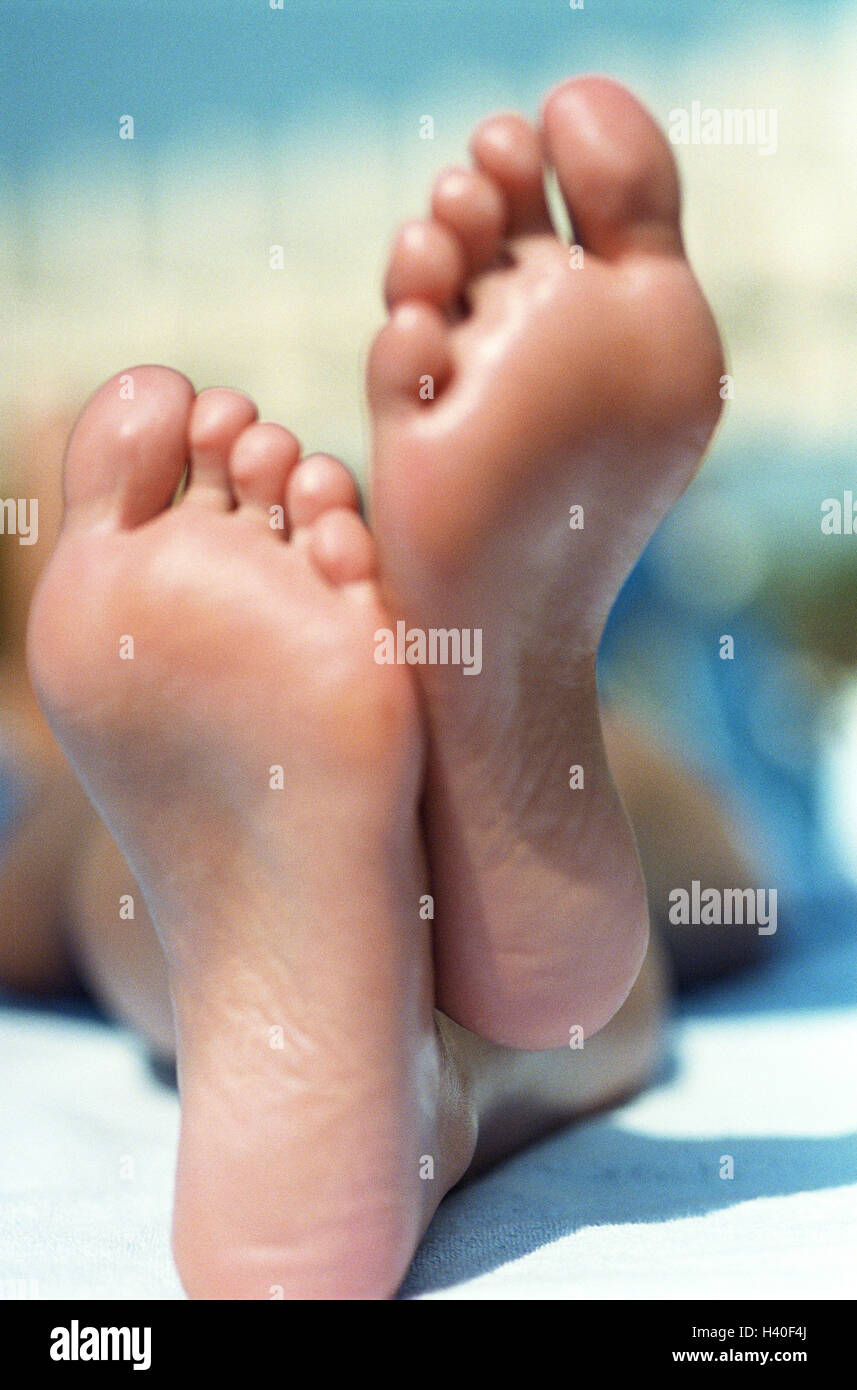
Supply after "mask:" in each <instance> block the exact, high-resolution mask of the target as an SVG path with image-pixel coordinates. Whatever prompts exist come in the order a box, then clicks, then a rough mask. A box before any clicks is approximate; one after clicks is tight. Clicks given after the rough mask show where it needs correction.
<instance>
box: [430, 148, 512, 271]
mask: <svg viewBox="0 0 857 1390" xmlns="http://www.w3.org/2000/svg"><path fill="white" fill-rule="evenodd" d="M431 208H432V213H433V214H434V217H435V218H436V219H437V221H438V222H441V223H443V224H444V226H446V227H449V228H450V230H451V231H452V232H454V233H455V235H456V236H457V237H458V240H459V241H460V243H461V245H462V246H463V247H464V251H465V253H466V256H467V261H468V269H469V271H470V272H471V274H478V272H479V271H480V270H485V269H487V267H488V266H489V265H491V264H493V262H494V261H495V260H496V259H497V256H498V254H499V251H500V244H501V242H502V239H503V234H504V232H505V230H506V219H507V216H508V209H507V207H506V200H505V198H504V196H503V194H502V193H501V191H500V188H499V186H498V185H497V184H496V183H495V182H494V180H493V179H490V178H488V177H487V176H486V175H485V174H480V173H477V171H476V170H475V169H447V170H446V172H445V173H443V174H441V175H440V177H439V178H438V179H437V182H436V183H435V186H434V191H433V193H432V200H431Z"/></svg>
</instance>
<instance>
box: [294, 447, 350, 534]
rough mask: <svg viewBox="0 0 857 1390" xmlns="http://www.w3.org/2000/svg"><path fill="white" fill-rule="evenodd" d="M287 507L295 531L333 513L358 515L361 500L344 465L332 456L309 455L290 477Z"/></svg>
mask: <svg viewBox="0 0 857 1390" xmlns="http://www.w3.org/2000/svg"><path fill="white" fill-rule="evenodd" d="M286 506H287V511H288V516H289V524H290V525H291V527H292V530H299V529H300V528H301V527H304V526H311V525H312V524H313V522H314V521H316V520H317V519H318V518H319V517H320V516H321V515H322V513H323V512H327V511H331V510H333V509H339V510H344V511H352V512H354V513H355V514H356V513H358V512H359V509H360V497H359V494H358V492H357V484H356V483H355V481H354V479H353V478H352V476H351V474H350V473H349V471H348V469H347V468H346V467H345V464H344V463H340V461H339V459H335V458H332V457H331V455H330V454H308V455H307V457H306V458H304V459H301V461H300V463H299V464H298V466H297V468H295V469H294V471H293V472H292V473H291V474H290V476H289V480H288V484H287V487H286Z"/></svg>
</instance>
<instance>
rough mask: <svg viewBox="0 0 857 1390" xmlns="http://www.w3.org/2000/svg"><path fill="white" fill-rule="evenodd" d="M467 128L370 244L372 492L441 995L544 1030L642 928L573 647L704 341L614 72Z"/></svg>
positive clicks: (595, 619)
mask: <svg viewBox="0 0 857 1390" xmlns="http://www.w3.org/2000/svg"><path fill="white" fill-rule="evenodd" d="M472 153H473V166H472V167H470V168H461V169H453V170H448V171H446V172H445V173H444V174H442V175H441V176H440V178H439V179H438V181H437V183H436V185H435V188H434V191H433V194H432V199H431V211H430V214H429V216H428V217H427V218H425V219H424V220H421V221H417V222H414V223H410V224H408V225H407V226H406V227H404V228H403V229H402V231H401V232H400V233H399V235H398V237H397V239H396V242H395V245H394V247H393V251H392V256H391V260H390V266H389V271H388V274H387V281H386V295H387V301H388V305H389V309H390V317H389V320H388V322H387V324H386V325H385V326H384V328H383V329H382V330H381V332H380V334H379V336H378V338H377V339H376V341H375V344H374V347H373V350H372V353H371V357H370V363H369V381H368V386H369V395H370V403H371V408H372V426H373V475H372V519H373V528H374V531H375V535H376V539H377V542H378V547H379V560H380V569H381V577H382V586H383V592H384V597H385V600H386V602H387V606H388V610H389V612H390V614H391V617H392V618H393V619H395V621H396V622H397V623H398V622H402V623H403V624H404V626H403V628H402V641H401V649H400V652H399V653H398V655H403V656H404V659H405V660H406V661H408V660H412V661H414V663H415V669H416V671H417V672H418V677H419V681H420V683H421V686H422V695H423V700H424V706H425V710H426V718H427V724H428V735H429V749H428V771H427V794H426V809H425V814H426V828H427V843H428V847H429V857H430V860H431V862H432V864H433V866H434V870H435V879H434V893H435V899H436V912H437V928H436V946H435V950H436V970H437V980H438V1002H439V1005H440V1007H441V1008H442V1009H444V1010H445V1011H446V1012H447V1013H449V1014H450V1015H451V1017H452V1018H453V1019H455V1020H456V1021H457V1022H458V1023H460V1024H462V1025H463V1026H465V1027H466V1028H468V1029H470V1030H472V1031H473V1032H476V1033H478V1034H480V1035H481V1036H482V1037H485V1038H487V1039H490V1040H492V1041H494V1042H497V1043H502V1044H505V1045H508V1046H513V1047H522V1048H549V1047H557V1046H561V1045H562V1044H563V1043H564V1042H567V1040H568V1037H569V1030H570V1029H572V1028H574V1027H578V1026H579V1027H581V1028H583V1030H584V1032H585V1034H587V1035H589V1034H591V1033H593V1032H596V1031H597V1030H598V1029H599V1028H601V1027H603V1026H604V1024H605V1023H606V1022H607V1021H608V1020H609V1019H610V1018H611V1017H612V1016H613V1015H614V1014H615V1012H616V1011H617V1009H618V1008H619V1007H620V1005H621V1003H622V1001H623V1000H624V999H625V998H626V997H627V995H628V992H629V990H630V988H631V985H632V983H633V981H634V979H635V977H636V974H637V972H638V970H639V968H640V964H641V962H642V960H643V957H644V955H645V950H646V941H647V934H648V913H647V908H646V899H645V888H644V885H643V881H642V878H641V874H640V869H639V864H638V859H637V854H636V850H635V846H634V842H633V836H632V834H631V831H630V828H629V825H628V822H627V818H626V816H625V813H624V811H623V808H622V806H621V803H620V801H619V798H618V795H617V793H616V790H615V787H614V785H613V782H612V779H611V776H610V772H609V768H608V765H607V760H606V757H605V753H604V746H603V740H602V736H601V727H600V719H599V709H598V698H597V692H596V682H595V664H596V654H597V650H598V645H599V641H600V637H601V633H602V630H603V627H604V623H605V621H606V618H607V615H608V613H609V610H610V608H611V606H612V603H613V601H614V599H615V597H616V595H617V593H618V591H619V589H620V587H621V585H622V583H623V581H624V579H625V578H626V576H627V575H628V573H629V571H630V569H631V568H632V566H633V564H634V563H635V561H636V560H637V558H638V556H639V554H640V552H641V550H642V549H643V547H644V545H645V544H646V542H647V541H648V539H649V537H650V536H651V534H652V532H653V530H654V529H655V527H656V526H657V524H658V522H659V521H660V520H661V519H662V518H663V516H664V515H665V514H666V513H667V512H668V511H669V509H670V508H671V506H672V505H673V504H674V502H675V501H676V500H677V498H678V497H679V495H680V494H681V493H682V491H683V490H684V489H685V487H686V486H687V484H688V483H689V482H690V480H691V479H692V478H693V476H694V474H695V472H696V470H697V469H698V467H699V464H700V461H701V459H702V456H703V454H704V451H705V449H706V446H707V444H708V442H709V440H710V438H711V435H712V433H713V431H714V428H715V425H716V423H717V420H718V417H719V414H720V409H721V399H720V379H721V374H722V372H723V370H724V367H723V358H722V352H721V347H720V341H719V337H718V333H717V329H716V326H715V324H714V322H713V319H712V317H711V314H710V312H709V310H708V307H707V305H706V302H705V300H704V298H703V296H702V293H701V291H700V289H699V287H698V285H697V283H696V281H695V279H694V276H693V274H692V271H691V269H690V267H689V265H688V262H687V260H686V258H685V255H684V251H683V246H682V239H681V232H680V224H679V211H680V198H679V185H678V179H677V173H676V168H675V164H674V161H673V157H672V153H671V150H670V147H669V145H668V143H667V141H666V140H665V138H664V136H663V134H662V133H661V132H660V130H659V129H658V127H657V126H656V125H655V123H654V121H653V120H652V119H651V117H650V116H649V115H648V114H647V112H646V111H645V110H644V109H643V108H642V107H641V106H640V105H639V103H638V102H637V101H636V99H635V98H634V97H633V96H632V95H631V94H630V93H629V92H627V91H626V90H625V89H624V88H622V87H620V86H618V85H617V84H616V83H614V82H612V81H609V80H608V79H606V78H602V77H584V78H579V79H576V80H572V81H569V82H566V83H563V84H562V85H561V86H560V87H558V88H556V89H555V90H554V91H552V92H551V93H550V94H549V95H548V97H547V98H546V100H545V102H544V105H543V109H542V115H541V125H540V128H538V129H537V128H536V127H534V126H533V125H531V124H530V123H529V122H528V121H526V120H525V119H524V118H523V117H521V116H518V115H512V114H503V115H498V116H495V117H492V118H490V119H489V120H487V121H485V122H483V123H482V124H481V125H480V126H479V127H478V129H477V130H476V132H475V134H474V136H473V141H472ZM548 167H550V168H551V169H552V170H553V171H554V173H555V175H556V178H557V180H558V183H559V188H560V190H561V192H562V195H563V198H564V201H565V204H566V207H567V211H568V214H569V217H570V220H571V224H572V228H573V236H574V244H573V246H572V247H571V248H570V247H569V245H568V244H567V243H566V242H565V241H564V240H563V239H562V238H561V237H560V236H558V235H557V233H556V232H555V231H554V228H553V226H552V222H551V217H550V214H549V211H548V203H547V200H546V197H545V192H544V187H545V178H544V176H545V170H546V168H548ZM420 634H424V637H423V638H422V639H421V638H420ZM432 634H435V636H434V638H433V637H432ZM421 641H422V643H423V645H422V646H421V645H420V644H421ZM432 642H434V647H432ZM479 644H481V645H479ZM477 649H478V660H477V659H476V655H477ZM408 651H410V653H411V655H410V656H409V655H408ZM432 652H433V653H434V655H432ZM468 668H469V669H468Z"/></svg>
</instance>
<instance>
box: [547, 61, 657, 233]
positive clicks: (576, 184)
mask: <svg viewBox="0 0 857 1390" xmlns="http://www.w3.org/2000/svg"><path fill="white" fill-rule="evenodd" d="M542 126H543V133H544V140H545V146H546V150H547V154H548V157H549V159H550V161H551V163H552V164H553V166H554V169H555V170H556V174H557V177H558V179H559V183H560V187H561V188H562V192H563V195H564V197H565V200H566V203H567V205H568V210H569V213H570V215H571V220H572V224H573V226H574V230H575V236H576V237H577V239H578V241H579V242H580V243H581V245H582V246H584V247H585V248H587V249H589V250H591V251H593V252H594V253H595V254H596V255H601V256H605V257H613V256H620V255H624V254H627V253H629V252H630V253H633V252H637V251H639V252H654V253H656V254H679V255H680V254H682V241H681V231H680V226H679V218H680V213H681V197H680V190H679V181H678V172H677V170H676V166H675V160H674V159H673V156H672V150H671V149H670V146H669V144H668V142H667V140H666V138H665V136H664V135H663V133H662V131H661V130H660V129H659V127H658V126H657V125H656V123H655V121H654V120H653V119H652V117H651V116H650V115H649V113H648V111H646V110H645V108H644V107H643V106H641V105H640V103H639V102H638V101H637V99H636V97H634V96H632V95H631V93H630V92H629V91H627V90H626V88H624V87H622V86H620V85H619V84H618V83H617V82H613V81H611V80H610V79H609V78H606V77H578V78H573V79H572V80H571V81H568V82H563V83H562V84H561V85H560V86H558V87H555V88H554V89H553V91H552V92H549V93H548V96H547V97H546V98H545V102H544V105H543V108H542Z"/></svg>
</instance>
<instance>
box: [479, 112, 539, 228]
mask: <svg viewBox="0 0 857 1390" xmlns="http://www.w3.org/2000/svg"><path fill="white" fill-rule="evenodd" d="M471 150H472V152H473V158H474V159H475V161H476V163H477V165H478V167H479V168H480V169H481V170H482V172H483V174H485V175H487V176H488V177H489V178H492V179H493V180H494V181H495V183H497V184H498V185H499V187H500V188H501V189H502V191H503V193H504V194H505V197H506V202H507V204H508V208H509V219H508V225H507V234H508V236H510V237H514V236H527V235H530V234H533V233H539V232H552V231H553V223H552V222H551V216H550V212H549V211H548V204H547V198H546V197H545V187H544V159H543V154H542V143H541V137H540V136H539V133H538V131H537V130H536V129H535V128H534V127H533V126H532V125H530V122H529V121H527V120H525V119H524V117H523V116H519V115H517V114H515V113H514V112H509V113H504V114H501V115H498V116H489V117H488V119H487V120H485V121H482V122H481V124H480V125H478V126H477V127H476V130H475V131H474V134H473V139H472V141H471Z"/></svg>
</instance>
